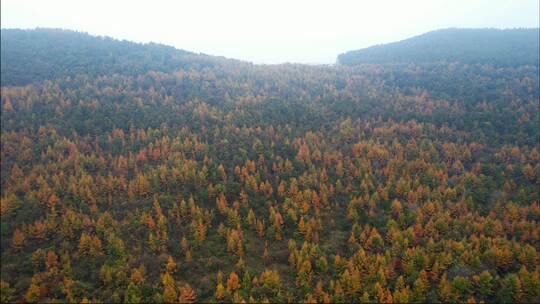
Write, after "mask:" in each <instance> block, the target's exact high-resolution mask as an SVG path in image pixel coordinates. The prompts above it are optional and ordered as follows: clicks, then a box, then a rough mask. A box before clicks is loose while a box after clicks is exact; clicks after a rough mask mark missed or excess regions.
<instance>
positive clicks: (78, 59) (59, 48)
mask: <svg viewBox="0 0 540 304" xmlns="http://www.w3.org/2000/svg"><path fill="white" fill-rule="evenodd" d="M0 52H1V60H2V67H1V73H2V85H21V84H29V83H33V82H36V81H41V80H45V79H54V78H57V77H62V76H75V75H78V74H85V75H89V76H100V75H112V74H115V73H118V74H124V75H137V74H141V73H145V72H148V71H156V72H171V71H175V70H178V69H189V68H192V67H193V68H201V67H204V66H209V65H212V64H213V63H215V60H216V58H217V57H212V56H206V55H203V54H195V53H192V52H188V51H184V50H179V49H175V48H173V47H170V46H166V45H162V44H156V43H149V44H140V43H134V42H129V41H120V40H116V39H113V38H110V37H96V36H91V35H89V34H86V33H82V32H75V31H71V30H61V29H46V28H38V29H35V30H20V29H2V31H1V51H0Z"/></svg>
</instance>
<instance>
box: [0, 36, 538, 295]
mask: <svg viewBox="0 0 540 304" xmlns="http://www.w3.org/2000/svg"><path fill="white" fill-rule="evenodd" d="M435 33H437V34H433V35H435V36H438V35H443V34H444V33H453V32H452V31H450V32H448V31H441V32H435ZM441 33H443V34H441ZM482 33H484V32H482ZM519 33H520V35H521V33H522V32H519ZM430 35H431V34H430ZM430 35H428V37H429V36H430ZM525 36H527V37H529V36H528V35H525ZM448 37H449V38H448V39H449V40H452V41H458V40H459V41H461V40H460V39H461V38H459V39H458V38H455V37H454V36H452V35H450V34H449V36H448ZM450 37H454V38H450ZM529 38H530V37H529ZM529 38H527V39H529ZM420 40H422V41H424V40H426V39H424V38H422V39H420ZM511 41H513V40H512V39H505V40H504V41H501V42H500V44H501V45H502V44H504V45H506V46H505V48H506V49H508V48H510V45H512V43H511ZM472 43H473V41H472V40H471V41H469V43H468V46H466V47H465V46H463V45H462V46H455V48H457V49H461V50H462V51H463V52H462V53H459V54H461V55H460V57H459V58H457V60H454V59H456V57H452V56H456V54H457V53H458V52H457V51H456V52H454V53H456V54H452V47H451V48H450V49H444V48H442V47H434V48H433V50H431V51H430V52H431V53H430V54H431V55H430V56H431V57H429V56H428V57H426V58H428V59H430V60H432V61H427V62H426V61H425V60H419V59H421V58H418V56H415V55H414V54H415V52H414V51H413V50H415V49H418V47H417V46H416V44H415V43H413V46H414V47H411V48H410V49H407V48H403V47H401V46H400V47H393V48H395V49H403V54H404V55H403V56H404V58H412V59H411V60H413V61H412V62H409V61H406V62H407V63H405V61H400V62H394V61H393V60H394V57H393V56H394V55H392V56H390V55H388V56H387V57H384V56H382V57H380V58H382V59H384V58H386V59H384V60H386V61H383V62H382V63H376V62H377V60H382V59H377V58H379V57H377V56H379V55H375V54H373V56H370V57H369V58H368V59H369V60H368V59H362V60H361V61H359V62H357V63H360V64H350V65H349V64H345V63H343V64H336V65H329V66H323V65H318V66H310V65H302V64H280V65H255V64H250V63H246V62H243V61H237V60H229V59H225V58H221V57H214V56H206V55H200V54H194V53H190V52H187V51H182V50H177V49H174V48H171V47H167V46H163V45H157V44H149V45H142V44H135V43H131V42H126V41H118V40H114V39H110V38H99V37H93V36H90V35H87V34H83V33H76V32H72V31H63V30H49V29H40V30H30V31H23V30H2V44H1V48H2V57H1V65H2V86H1V88H0V90H1V95H0V96H1V107H0V110H1V119H0V132H1V134H0V135H1V136H0V144H1V149H0V177H1V178H0V217H1V221H0V226H1V227H0V228H1V229H0V236H1V237H0V254H1V263H0V267H1V272H0V296H1V298H0V302H2V303H12V302H16V303H22V302H29V303H33V302H47V303H64V302H66V303H80V302H83V303H84V302H90V303H176V302H179V303H194V302H196V301H199V302H204V303H213V302H218V303H219V302H234V303H242V302H249V303H265V302H267V303H300V302H305V303H315V302H318V303H373V302H381V303H391V302H396V303H454V302H459V303H465V302H467V303H474V302H480V301H483V302H486V303H491V302H497V303H513V302H518V303H538V302H540V266H539V257H540V234H539V231H540V229H539V223H540V204H539V203H540V202H539V197H540V192H539V189H540V187H539V186H540V147H539V145H538V139H539V138H540V130H539V128H538V126H539V123H540V113H539V112H538V102H539V99H540V77H539V74H538V71H539V70H538V64H537V63H536V64H534V63H535V62H537V61H535V57H534V56H532V55H531V53H530V52H528V51H527V52H523V53H518V55H516V59H515V60H510V61H509V59H508V58H509V57H508V56H509V55H508V54H507V53H505V52H502V53H501V52H491V51H490V50H487V49H485V48H483V49H481V53H478V52H476V51H475V52H472V53H471V52H469V51H465V50H470V49H471V45H472ZM396 45H398V46H399V45H400V43H397V44H396ZM420 45H422V44H420ZM434 45H437V44H435V43H434ZM438 45H442V44H441V43H439V44H438ZM381 48H383V46H381ZM501 48H502V47H501ZM505 48H502V49H505ZM375 49H376V50H379V48H375ZM526 49H528V48H526ZM370 52H371V51H370ZM392 52H393V53H392V54H396V53H395V52H394V51H392ZM490 52H491V53H490ZM360 53H361V52H360ZM397 54H398V55H399V54H400V53H397ZM471 54H472V55H471ZM486 54H492V55H489V56H487V57H486ZM473 55H474V56H473ZM407 56H408V57H407ZM422 58H424V57H422ZM441 58H445V59H444V60H441ZM471 58H474V60H477V61H476V63H475V64H469V63H467V60H469V59H471ZM478 58H483V59H482V60H485V59H486V58H490V60H488V61H478ZM424 59H425V58H424ZM417 60H419V61H418V62H417ZM509 62H510V63H511V65H505V64H501V63H509ZM531 62H532V64H531Z"/></svg>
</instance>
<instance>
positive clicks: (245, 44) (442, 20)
mask: <svg viewBox="0 0 540 304" xmlns="http://www.w3.org/2000/svg"><path fill="white" fill-rule="evenodd" d="M0 20H1V25H2V28H35V27H54V28H64V29H73V30H79V31H84V32H88V33H90V34H94V35H103V36H111V37H114V38H118V39H127V40H132V41H136V42H150V41H153V42H159V43H164V44H168V45H172V46H175V47H177V48H181V49H185V50H189V51H194V52H202V53H206V54H211V55H220V56H225V57H230V58H237V59H242V60H248V61H252V62H255V63H282V62H299V63H334V62H335V60H336V56H337V55H338V54H339V53H342V52H345V51H348V50H354V49H359V48H363V47H367V46H370V45H374V44H380V43H386V42H391V41H396V40H402V39H405V38H408V37H411V36H415V35H418V34H422V33H424V32H427V31H430V30H435V29H440V28H446V27H473V28H479V27H495V28H516V27H538V26H539V1H538V0H452V1H442V0H441V1H438V0H406V1H398V0H395V1H387V0H375V1H369V2H368V1H360V0H356V1H340V0H329V1H315V0H309V1H297V0H285V1H282V0H272V1H257V0H217V1H207V0H187V1H180V0H178V1H164V0H151V1H135V0H131V1H118V0H86V1H75V0H47V1H44V0H28V1H26V0H2V1H1V19H0Z"/></svg>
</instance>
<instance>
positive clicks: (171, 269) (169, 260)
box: [165, 256, 176, 273]
mask: <svg viewBox="0 0 540 304" xmlns="http://www.w3.org/2000/svg"><path fill="white" fill-rule="evenodd" d="M165 267H166V269H167V272H168V273H174V272H175V271H176V263H175V262H174V260H173V258H172V257H171V256H169V257H168V258H167V264H166V265H165Z"/></svg>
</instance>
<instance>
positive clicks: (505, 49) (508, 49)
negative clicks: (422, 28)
mask: <svg viewBox="0 0 540 304" xmlns="http://www.w3.org/2000/svg"><path fill="white" fill-rule="evenodd" d="M539 37H540V32H539V29H538V28H535V29H505V30H501V29H456V28H449V29H441V30H436V31H432V32H428V33H425V34H422V35H419V36H416V37H412V38H409V39H405V40H403V41H398V42H393V43H388V44H382V45H376V46H372V47H368V48H364V49H361V50H355V51H349V52H347V53H344V54H341V55H339V56H338V62H339V63H341V64H345V65H354V64H362V63H378V64H380V63H405V64H407V63H417V64H418V63H429V62H441V61H443V62H461V63H467V64H490V65H494V66H518V65H535V66H538V64H539V54H540V47H539V39H540V38H539Z"/></svg>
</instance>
